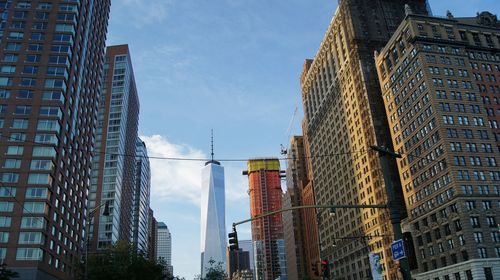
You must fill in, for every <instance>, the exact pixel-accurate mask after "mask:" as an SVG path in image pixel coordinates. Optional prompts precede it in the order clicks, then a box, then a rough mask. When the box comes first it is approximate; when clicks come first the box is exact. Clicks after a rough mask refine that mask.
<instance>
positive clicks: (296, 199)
mask: <svg viewBox="0 0 500 280" xmlns="http://www.w3.org/2000/svg"><path fill="white" fill-rule="evenodd" d="M287 156H288V162H287V163H288V164H287V167H286V192H285V194H284V196H283V208H290V207H293V206H300V205H304V204H303V201H302V185H301V183H302V182H303V181H304V180H305V179H304V178H306V177H307V174H306V168H305V165H306V162H305V160H304V159H305V158H304V142H303V137H302V136H293V137H292V138H291V141H290V147H289V148H288V150H287ZM283 233H284V239H285V251H286V263H287V266H286V267H287V274H288V278H290V279H303V278H304V277H305V276H306V275H307V276H308V277H311V276H309V275H308V273H307V266H308V264H307V263H306V262H307V258H306V254H305V249H304V247H305V242H304V233H305V224H304V219H303V217H302V210H300V209H297V210H292V211H286V212H283Z"/></svg>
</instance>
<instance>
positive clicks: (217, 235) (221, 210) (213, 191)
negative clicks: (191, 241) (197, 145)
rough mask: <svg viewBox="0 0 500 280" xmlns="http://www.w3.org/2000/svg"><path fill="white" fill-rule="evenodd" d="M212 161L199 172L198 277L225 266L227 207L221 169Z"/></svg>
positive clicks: (222, 168) (218, 164)
mask: <svg viewBox="0 0 500 280" xmlns="http://www.w3.org/2000/svg"><path fill="white" fill-rule="evenodd" d="M213 155H214V153H213V141H212V159H211V160H209V161H207V162H206V163H205V166H204V167H203V169H202V182H201V277H202V278H205V275H206V273H207V269H208V268H209V267H210V266H211V264H210V262H211V260H213V262H212V264H213V266H215V265H218V264H219V263H221V265H222V267H223V268H225V267H226V247H227V243H226V216H225V213H226V207H225V193H224V191H225V187H224V167H222V166H221V165H220V162H218V161H216V160H214V159H213Z"/></svg>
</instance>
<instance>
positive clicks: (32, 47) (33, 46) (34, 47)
mask: <svg viewBox="0 0 500 280" xmlns="http://www.w3.org/2000/svg"><path fill="white" fill-rule="evenodd" d="M28 51H33V52H41V51H43V45H42V44H29V45H28Z"/></svg>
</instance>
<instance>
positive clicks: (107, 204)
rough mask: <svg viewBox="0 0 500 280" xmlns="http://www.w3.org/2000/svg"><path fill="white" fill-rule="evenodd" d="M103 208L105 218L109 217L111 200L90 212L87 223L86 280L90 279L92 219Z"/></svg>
mask: <svg viewBox="0 0 500 280" xmlns="http://www.w3.org/2000/svg"><path fill="white" fill-rule="evenodd" d="M102 206H104V211H103V212H102V215H103V216H109V200H106V202H104V203H101V204H100V205H98V206H96V207H95V208H94V209H92V210H90V211H89V215H88V216H89V221H88V222H87V225H86V232H85V234H86V237H85V275H84V276H85V277H84V278H85V280H87V279H88V277H89V276H88V262H89V242H90V224H91V223H92V219H93V218H94V215H95V213H96V211H97V210H99V209H100V208H101V207H102Z"/></svg>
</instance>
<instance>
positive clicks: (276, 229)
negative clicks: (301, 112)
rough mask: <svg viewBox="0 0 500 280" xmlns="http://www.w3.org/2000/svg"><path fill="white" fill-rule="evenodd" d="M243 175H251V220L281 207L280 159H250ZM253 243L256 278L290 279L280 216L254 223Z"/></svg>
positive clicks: (269, 217)
mask: <svg viewBox="0 0 500 280" xmlns="http://www.w3.org/2000/svg"><path fill="white" fill-rule="evenodd" d="M243 175H248V185H249V190H248V193H249V195H250V216H251V217H255V216H257V215H260V214H263V213H267V212H271V211H274V210H278V209H281V208H282V207H281V206H282V196H283V192H282V190H281V179H280V162H279V160H278V159H274V158H263V159H252V160H249V161H248V170H246V171H243ZM252 241H253V243H254V244H253V245H254V256H255V259H254V261H255V271H254V275H255V277H256V279H257V280H269V279H287V274H286V261H285V248H284V246H285V241H284V238H283V220H282V217H281V214H276V215H273V216H268V217H264V218H262V219H257V220H254V221H252Z"/></svg>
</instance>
